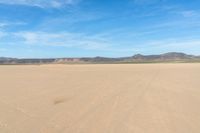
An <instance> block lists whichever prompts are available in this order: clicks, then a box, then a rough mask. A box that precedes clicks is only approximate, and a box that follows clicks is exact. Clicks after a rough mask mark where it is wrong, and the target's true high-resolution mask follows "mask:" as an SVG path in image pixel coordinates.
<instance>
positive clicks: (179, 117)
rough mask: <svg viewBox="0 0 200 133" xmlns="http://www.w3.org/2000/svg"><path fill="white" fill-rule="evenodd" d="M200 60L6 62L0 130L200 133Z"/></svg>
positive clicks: (0, 69)
mask: <svg viewBox="0 0 200 133" xmlns="http://www.w3.org/2000/svg"><path fill="white" fill-rule="evenodd" d="M199 132H200V64H143V65H142V64H138V65H41V66H36V65H35V66H34V65H29V66H0V133H199Z"/></svg>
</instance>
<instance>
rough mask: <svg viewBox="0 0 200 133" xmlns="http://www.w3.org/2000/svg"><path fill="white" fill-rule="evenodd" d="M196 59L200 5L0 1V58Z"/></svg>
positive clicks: (142, 0) (149, 0) (180, 0)
mask: <svg viewBox="0 0 200 133" xmlns="http://www.w3.org/2000/svg"><path fill="white" fill-rule="evenodd" d="M171 51H176V52H185V53H188V54H195V55H200V1H199V0H190V1H186V0H0V56H6V57H18V58H43V57H44V58H49V57H82V56H84V57H87V56H93V57H94V56H107V57H121V56H131V55H134V54H137V53H141V54H160V53H165V52H171Z"/></svg>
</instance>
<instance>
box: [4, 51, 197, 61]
mask: <svg viewBox="0 0 200 133" xmlns="http://www.w3.org/2000/svg"><path fill="white" fill-rule="evenodd" d="M157 62H200V56H194V55H188V54H185V53H178V52H170V53H165V54H160V55H142V54H136V55H134V56H130V57H121V58H107V57H88V58H51V59H17V58H7V57H0V64H81V63H157Z"/></svg>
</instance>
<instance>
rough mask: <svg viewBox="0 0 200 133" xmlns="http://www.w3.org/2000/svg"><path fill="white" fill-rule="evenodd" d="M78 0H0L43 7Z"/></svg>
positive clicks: (64, 4) (76, 0)
mask: <svg viewBox="0 0 200 133" xmlns="http://www.w3.org/2000/svg"><path fill="white" fill-rule="evenodd" d="M78 1H79V0H0V3H1V4H11V5H26V6H37V7H42V8H46V7H51V8H59V7H62V6H66V5H72V4H74V3H76V2H78Z"/></svg>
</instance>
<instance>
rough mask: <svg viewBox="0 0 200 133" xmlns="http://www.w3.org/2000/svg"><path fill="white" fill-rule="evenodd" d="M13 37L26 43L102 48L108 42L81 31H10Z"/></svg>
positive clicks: (104, 47) (105, 46) (107, 44)
mask: <svg viewBox="0 0 200 133" xmlns="http://www.w3.org/2000/svg"><path fill="white" fill-rule="evenodd" d="M10 34H11V36H13V38H15V39H17V40H18V41H19V42H20V43H22V44H26V45H46V46H60V47H74V48H83V49H91V50H92V49H93V50H102V49H106V48H107V47H108V46H109V42H108V41H107V40H105V39H103V38H101V37H98V36H87V35H85V34H81V33H70V32H60V33H47V32H17V33H10Z"/></svg>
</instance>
